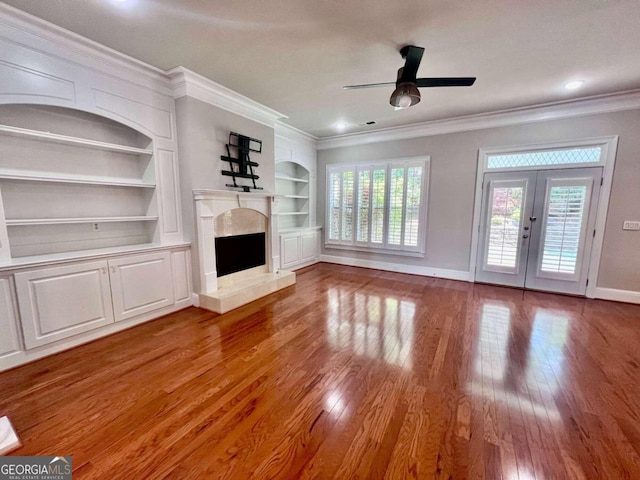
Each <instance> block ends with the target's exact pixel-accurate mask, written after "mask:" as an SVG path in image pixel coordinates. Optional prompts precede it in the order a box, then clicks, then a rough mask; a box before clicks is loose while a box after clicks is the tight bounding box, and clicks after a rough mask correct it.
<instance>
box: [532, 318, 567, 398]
mask: <svg viewBox="0 0 640 480" xmlns="http://www.w3.org/2000/svg"><path fill="white" fill-rule="evenodd" d="M568 328H569V319H568V318H567V316H566V314H564V313H563V312H559V311H555V310H549V309H546V308H536V315H535V317H534V322H533V331H532V333H531V347H530V350H529V368H528V370H527V382H528V383H532V384H533V383H536V382H540V381H544V382H545V384H546V386H547V387H548V388H549V392H550V393H551V394H554V393H556V392H557V391H558V388H559V387H560V384H559V382H558V379H557V377H556V376H555V372H556V371H558V369H561V368H562V364H563V362H564V345H565V343H567V330H568Z"/></svg>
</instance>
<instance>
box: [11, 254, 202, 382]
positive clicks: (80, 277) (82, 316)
mask: <svg viewBox="0 0 640 480" xmlns="http://www.w3.org/2000/svg"><path fill="white" fill-rule="evenodd" d="M190 265H191V259H190V255H189V248H188V247H187V246H183V247H169V248H161V247H156V248H155V249H154V250H153V251H149V252H145V253H140V252H137V253H130V254H126V255H112V256H104V257H103V258H97V259H92V260H88V259H87V260H81V261H70V262H61V263H57V264H55V265H34V266H31V267H24V268H22V269H20V270H18V271H14V272H5V273H4V274H3V276H1V277H0V328H1V330H2V333H3V334H2V335H1V336H0V337H1V338H0V370H1V369H2V368H4V367H9V366H13V365H17V364H19V363H22V362H24V361H27V360H29V359H32V358H38V357H40V356H44V355H46V354H48V353H51V352H53V351H58V350H62V349H64V348H68V347H69V346H73V345H75V344H79V343H83V342H84V341H87V340H89V339H93V338H97V337H99V336H102V335H104V334H108V333H112V332H113V331H117V330H120V329H122V328H126V327H128V326H130V325H132V324H136V323H140V322H141V321H145V320H149V319H150V318H154V317H156V316H159V315H162V314H164V313H169V312H171V311H174V310H177V309H179V308H184V307H186V306H189V305H191V303H192V302H191V285H190V279H191V273H190ZM13 284H15V289H14V287H13ZM16 303H17V306H18V308H17V309H16V308H15V304H16ZM20 327H21V328H20ZM83 335H84V336H83ZM69 342H71V343H69ZM23 347H24V348H23Z"/></svg>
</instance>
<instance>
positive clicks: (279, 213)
mask: <svg viewBox="0 0 640 480" xmlns="http://www.w3.org/2000/svg"><path fill="white" fill-rule="evenodd" d="M278 215H309V212H278Z"/></svg>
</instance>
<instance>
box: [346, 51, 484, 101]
mask: <svg viewBox="0 0 640 480" xmlns="http://www.w3.org/2000/svg"><path fill="white" fill-rule="evenodd" d="M423 54H424V48H422V47H416V46H414V45H407V46H406V47H402V48H401V49H400V55H402V58H404V59H405V63H404V67H401V68H400V69H398V80H397V81H396V82H395V86H396V89H395V90H394V91H393V93H392V94H391V98H390V99H389V103H390V104H391V105H393V106H394V107H396V108H408V107H412V106H414V105H415V104H417V103H418V102H419V101H420V90H418V88H419V87H421V88H422V87H470V86H471V85H473V82H475V81H476V77H442V78H416V76H417V74H418V67H419V66H420V60H422V55H423ZM386 85H394V82H384V83H366V84H364V85H347V86H345V87H342V88H344V89H346V90H352V89H358V88H371V87H384V86H386Z"/></svg>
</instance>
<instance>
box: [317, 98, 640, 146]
mask: <svg viewBox="0 0 640 480" xmlns="http://www.w3.org/2000/svg"><path fill="white" fill-rule="evenodd" d="M637 108H640V90H631V91H626V92H619V93H614V94H607V95H598V96H593V97H585V98H581V99H577V100H569V101H563V102H555V103H547V104H542V105H535V106H531V107H522V108H515V109H510V110H501V111H497V112H490V113H482V114H477V115H468V116H464V117H454V118H449V119H444V120H434V121H431V122H424V123H415V124H412V125H405V126H401V127H391V128H384V129H380V130H374V131H369V132H362V133H350V134H346V135H337V136H333V137H325V138H320V139H319V140H318V141H317V145H318V150H326V149H330V148H340V147H350V146H355V145H365V144H369V143H378V142H389V141H394V140H405V139H408V138H418V137H428V136H432V135H443V134H447V133H456V132H466V131H471V130H482V129H486V128H496V127H505V126H509V125H518V124H523V123H535V122H544V121H548V120H556V119H561V118H569V117H578V116H583V115H593V114H598V113H609V112H618V111H622V110H633V109H637Z"/></svg>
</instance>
